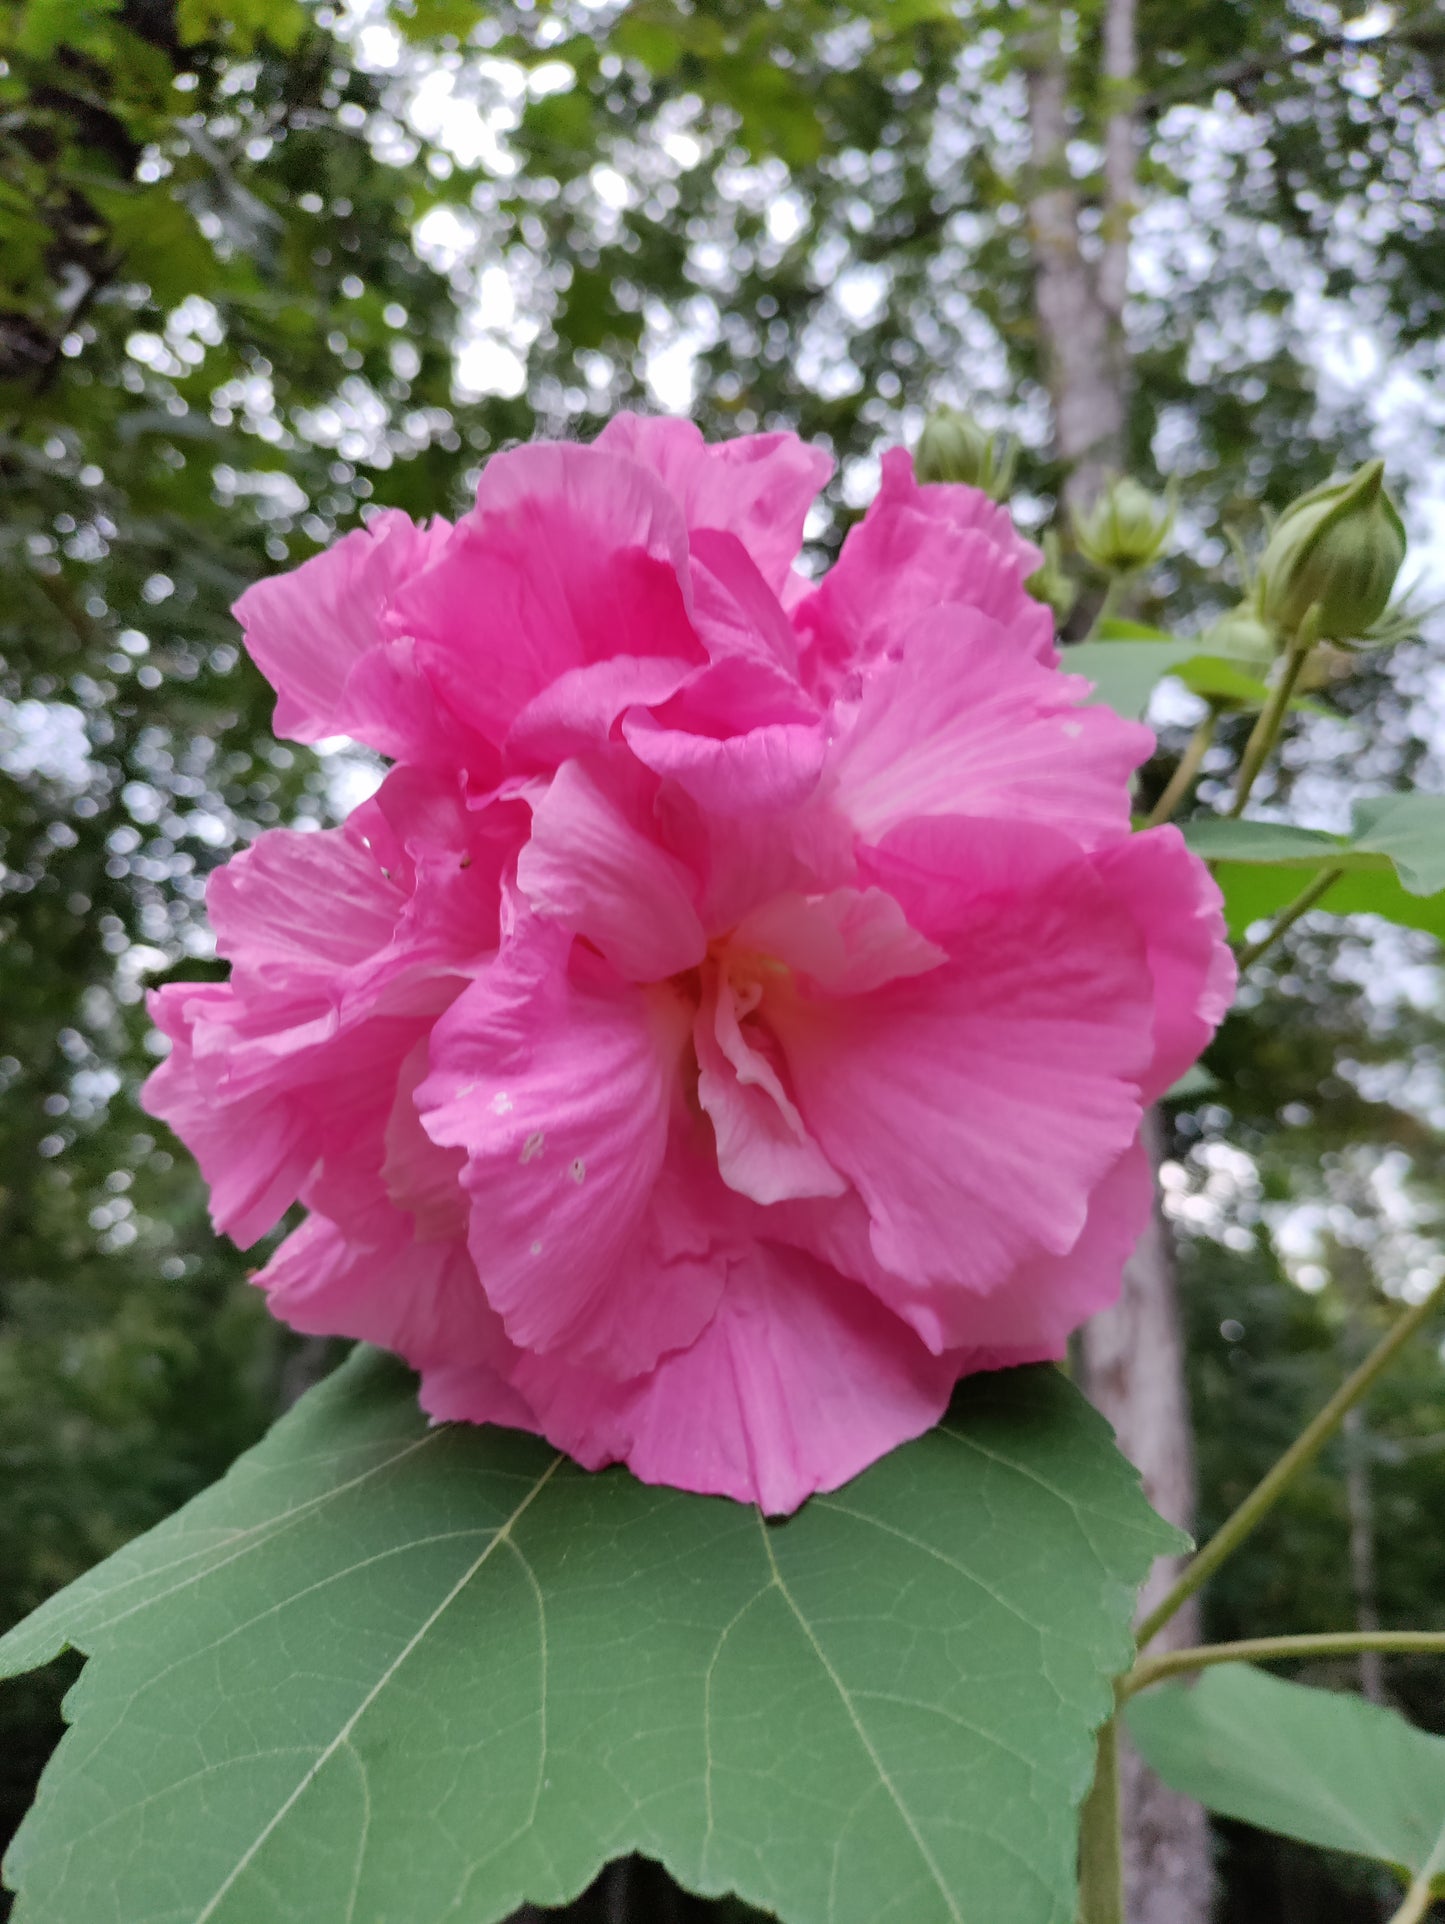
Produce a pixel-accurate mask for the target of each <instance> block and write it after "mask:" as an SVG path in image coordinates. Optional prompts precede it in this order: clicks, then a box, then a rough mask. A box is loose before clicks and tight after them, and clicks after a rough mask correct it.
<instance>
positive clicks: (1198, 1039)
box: [147, 416, 1232, 1511]
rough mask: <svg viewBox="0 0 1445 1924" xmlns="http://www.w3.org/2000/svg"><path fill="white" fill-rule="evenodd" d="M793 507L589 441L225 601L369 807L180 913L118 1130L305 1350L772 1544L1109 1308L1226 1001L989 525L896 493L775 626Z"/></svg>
mask: <svg viewBox="0 0 1445 1924" xmlns="http://www.w3.org/2000/svg"><path fill="white" fill-rule="evenodd" d="M827 472H828V463H827V461H826V459H825V458H823V457H821V456H820V455H819V454H818V453H817V452H816V451H814V450H812V449H810V448H808V447H806V446H804V445H803V444H802V443H800V442H798V441H797V440H795V439H794V438H792V437H791V436H787V435H765V436H755V437H751V438H745V439H742V440H737V441H732V442H729V443H725V444H723V445H721V446H718V447H708V446H706V445H705V444H704V442H703V441H702V438H701V436H700V435H699V434H698V433H697V431H696V430H695V429H694V428H692V427H691V426H689V425H688V424H686V423H684V422H679V421H644V420H639V419H637V418H635V417H630V416H624V417H622V418H620V419H619V420H617V421H615V422H614V423H613V424H612V425H611V426H610V427H609V428H608V429H607V430H606V431H605V432H604V433H603V435H602V436H601V437H600V438H599V440H598V442H597V444H596V445H595V446H593V447H590V448H582V447H571V446H550V445H538V446H533V447H528V448H522V449H520V450H518V451H517V452H515V453H512V454H506V455H501V456H498V457H497V458H496V459H494V460H493V461H492V462H491V463H490V464H489V466H488V467H487V469H486V472H485V473H484V475H483V477H482V481H481V485H480V487H479V489H478V493H477V502H476V506H475V507H474V508H473V509H472V510H471V512H470V513H468V514H467V515H466V516H465V517H464V518H463V519H462V520H461V521H459V522H458V523H457V525H456V526H455V527H452V528H449V527H447V526H446V525H445V524H443V523H438V524H434V525H433V526H432V527H430V528H426V529H422V528H417V527H415V526H414V525H413V524H412V523H411V522H410V521H409V520H407V519H406V517H404V516H401V515H398V514H384V515H381V516H378V517H377V518H376V519H375V520H374V521H373V522H372V524H371V525H370V527H369V528H368V529H367V530H366V531H364V532H358V533H356V534H353V535H349V536H348V537H347V538H346V539H345V540H343V541H341V542H339V543H337V544H336V546H335V547H333V548H332V549H331V550H329V551H328V552H327V553H325V554H323V555H320V556H318V557H317V558H316V559H315V560H313V561H310V562H308V563H306V564H305V565H304V566H303V567H301V568H298V569H297V570H295V571H294V572H293V573H291V574H289V575H286V576H282V577H280V578H278V579H275V580H272V581H267V582H263V583H261V584H260V585H258V586H257V587H255V588H252V589H251V590H250V591H249V592H248V593H247V594H246V595H245V596H243V597H242V600H241V602H240V603H239V604H238V613H239V615H240V617H241V620H242V621H243V623H244V624H245V627H246V631H247V644H248V646H249V647H250V649H251V651H252V653H253V654H254V656H255V658H256V660H257V661H258V662H259V663H260V665H261V667H262V668H263V669H264V670H265V672H266V674H267V675H268V676H269V677H270V679H271V680H272V681H273V683H274V684H275V686H276V688H277V691H278V696H279V700H278V704H277V726H278V728H279V729H281V730H283V731H285V732H287V733H290V734H292V735H293V736H295V737H298V738H300V739H302V740H314V739H319V738H322V737H324V736H328V735H335V734H338V733H346V734H350V735H353V736H355V737H358V738H359V739H361V740H362V741H365V742H369V743H371V744H372V745H374V746H375V747H377V748H378V749H380V750H381V751H383V752H384V753H386V754H388V755H390V756H392V757H394V758H395V759H396V762H397V766H396V767H395V768H393V769H392V771H391V772H390V774H389V775H388V776H387V778H386V780H385V782H384V783H383V785H382V787H381V789H380V791H379V793H378V794H377V796H376V797H375V798H374V799H373V800H372V801H371V802H369V803H367V804H366V805H365V806H364V807H363V808H361V809H359V810H358V811H357V812H356V813H355V814H354V815H353V816H352V817H351V819H350V820H349V821H348V822H347V823H346V824H345V825H344V826H343V827H341V828H339V829H335V830H331V831H328V832H326V833H322V834H309V835H308V834H298V833H294V832H291V831H288V830H276V831H273V832H271V833H270V834H267V835H263V836H262V837H261V838H260V840H259V841H258V842H257V843H256V844H255V846H254V847H253V848H252V849H250V850H249V851H248V852H247V853H245V854H244V855H242V856H240V857H238V858H237V860H236V861H234V862H232V863H231V864H230V865H229V866H228V867H227V868H225V869H223V870H222V871H221V872H220V873H219V874H218V875H217V876H216V878H215V880H214V881H213V883H212V887H211V893H210V898H209V899H210V906H211V911H212V916H213V919H214V921H215V925H216V930H217V936H218V939H219V942H220V946H221V950H222V953H223V954H225V955H227V956H229V957H230V959H231V961H232V964H233V969H232V976H231V980H230V981H229V983H227V984H226V985H224V986H215V985H204V986H198V987H187V986H184V985H181V986H174V987H170V988H167V989H164V990H162V991H161V992H160V994H159V995H158V996H157V997H156V998H155V1000H154V1004H153V1007H154V1012H155V1017H156V1020H157V1022H158V1023H159V1025H160V1026H161V1028H162V1029H164V1031H165V1032H166V1034H167V1035H168V1036H170V1037H171V1039H172V1043H173V1048H172V1052H171V1054H170V1056H169V1058H168V1059H167V1060H166V1062H165V1063H164V1064H163V1065H162V1066H161V1067H160V1068H159V1069H158V1070H157V1071H156V1073H155V1075H154V1076H153V1077H152V1079H151V1081H150V1083H149V1084H148V1086H147V1100H148V1103H149V1106H150V1107H151V1109H152V1110H153V1111H154V1113H156V1114H157V1115H160V1116H163V1117H165V1118H166V1119H167V1120H168V1121H170V1122H171V1123H172V1125H173V1126H174V1127H175V1128H176V1129H177V1130H178V1131H179V1133H180V1134H181V1135H182V1136H183V1138H184V1139H185V1140H186V1141H187V1142H188V1143H189V1144H190V1145H191V1147H192V1148H193V1149H194V1151H195V1153H196V1155H197V1156H198V1157H199V1159H200V1162H201V1165H202V1168H203V1170H204V1172H205V1174H206V1176H207V1178H208V1180H209V1181H210V1184H211V1188H212V1206H213V1211H214V1214H215V1218H216V1222H217V1224H218V1226H219V1227H220V1228H221V1229H223V1230H225V1231H227V1232H228V1233H230V1234H232V1235H234V1236H235V1237H237V1239H238V1240H241V1241H243V1242H250V1241H253V1240H255V1239H256V1238H257V1237H258V1236H260V1235H262V1234H263V1233H264V1232H265V1231H267V1230H268V1229H269V1228H271V1227H272V1226H273V1225H274V1223H275V1222H276V1221H277V1220H278V1218H279V1217H280V1216H281V1214H282V1213H283V1212H284V1211H285V1210H286V1209H287V1208H288V1207H289V1206H290V1205H291V1204H292V1203H293V1202H295V1201H297V1200H299V1201H300V1202H302V1203H303V1204H304V1205H305V1206H306V1208H307V1209H308V1211H309V1212H310V1213H309V1215H308V1217H307V1218H306V1220H305V1221H304V1222H303V1223H302V1225H301V1227H300V1228H299V1229H297V1230H296V1231H294V1233H292V1234H291V1235H290V1236H289V1237H287V1239H286V1240H285V1241H284V1242H283V1243H282V1244H281V1245H280V1247H279V1248H278V1249H277V1251H276V1253H275V1254H274V1255H273V1256H272V1258H271V1260H270V1262H269V1263H268V1264H267V1265H266V1267H265V1268H264V1269H263V1270H262V1271H261V1273H260V1275H259V1277H258V1281H259V1282H260V1283H261V1285H262V1287H264V1288H265V1289H266V1290H267V1291H268V1293H269V1296H270V1301H271V1305H272V1307H273V1309H274V1310H275V1311H276V1313H277V1314H278V1315H280V1316H282V1317H283V1318H285V1320H286V1321H288V1322H289V1323H291V1324H292V1325H293V1326H295V1327H296V1328H298V1329H303V1330H308V1331H316V1332H322V1333H329V1334H342V1335H349V1336H356V1337H361V1338H365V1339H366V1340H368V1341H371V1342H374V1343H379V1344H382V1345H384V1346H386V1347H388V1348H390V1349H393V1350H396V1351H398V1352H399V1353H400V1354H401V1355H402V1356H404V1357H406V1358H407V1360H408V1361H409V1362H411V1363H412V1364H413V1365H414V1366H415V1367H416V1368H417V1369H418V1370H419V1371H420V1373H421V1397H422V1402H423V1404H424V1405H425V1407H426V1408H427V1409H428V1410H429V1411H430V1412H431V1413H432V1414H433V1415H434V1416H436V1417H438V1418H462V1419H466V1420H470V1421H495V1422H502V1423H510V1424H516V1425H521V1426H524V1427H527V1428H530V1429H534V1430H538V1431H540V1432H542V1433H543V1434H545V1435H546V1436H548V1437H549V1438H551V1439H552V1440H553V1441H554V1442H555V1443H557V1444H558V1445H559V1446H561V1447H562V1448H564V1449H566V1450H568V1451H570V1452H571V1453H572V1454H573V1455H574V1456H576V1457H577V1458H579V1459H580V1460H581V1461H582V1462H583V1463H586V1464H588V1465H600V1464H603V1463H608V1462H613V1461H617V1460H622V1461H625V1462H627V1463H628V1464H630V1465H631V1466H632V1468H633V1469H634V1470H635V1471H636V1473H637V1474H638V1475H639V1476H641V1477H643V1478H646V1479H648V1480H650V1481H658V1482H667V1483H673V1484H678V1485H681V1486H682V1487H684V1488H687V1489H693V1490H701V1491H711V1492H720V1493H724V1494H726V1495H729V1496H734V1497H739V1498H745V1499H751V1500H753V1501H756V1502H758V1503H760V1504H762V1505H763V1507H764V1508H766V1509H768V1510H770V1511H786V1510H790V1509H792V1508H793V1507H794V1506H795V1505H796V1504H798V1503H799V1502H801V1501H802V1499H803V1498H804V1497H805V1496H807V1495H808V1493H809V1492H810V1491H813V1490H818V1489H831V1488H834V1487H836V1486H837V1485H838V1484H840V1483H842V1482H843V1481H844V1480H845V1479H847V1478H848V1477H850V1476H852V1475H853V1474H854V1473H855V1472H856V1471H858V1470H860V1469H861V1468H863V1467H864V1465H866V1464H867V1463H869V1462H871V1461H872V1460H873V1459H874V1458H875V1457H877V1456H878V1455H880V1454H881V1453H882V1452H883V1451H885V1450H887V1449H889V1448H890V1447H891V1446H892V1445H894V1444H896V1443H898V1442H901V1441H903V1440H904V1439H905V1438H907V1437H911V1436H914V1435H917V1434H918V1433H919V1432H920V1431H922V1430H924V1429H926V1428H927V1427H928V1426H929V1425H930V1424H932V1423H933V1422H934V1421H935V1420H936V1419H937V1418H938V1416H939V1415H940V1414H941V1413H942V1411H943V1409H944V1407H945V1405H946V1403H947V1401H948V1397H949V1393H950V1390H951V1388H952V1385H953V1384H954V1382H955V1381H956V1379H957V1378H958V1377H959V1375H960V1374H962V1373H964V1372H966V1371H968V1370H972V1369H979V1368H988V1367H995V1366H998V1365H1002V1364H1007V1363H1012V1362H1021V1361H1026V1360H1033V1359H1037V1358H1042V1357H1052V1356H1057V1355H1058V1354H1059V1353H1060V1352H1061V1350H1062V1348H1063V1345H1064V1343H1065V1341H1066V1339H1067V1337H1068V1335H1069V1332H1070V1331H1071V1330H1072V1329H1074V1328H1075V1327H1076V1326H1077V1325H1078V1323H1079V1322H1080V1321H1082V1320H1083V1318H1085V1317H1086V1316H1088V1315H1090V1314H1091V1313H1092V1312H1093V1311H1094V1310H1096V1309H1098V1308H1100V1307H1102V1306H1103V1305H1104V1304H1106V1303H1107V1302H1108V1301H1109V1300H1110V1299H1111V1298H1112V1297H1113V1295H1114V1293H1115V1290H1116V1288H1117V1286H1118V1280H1119V1273H1120V1269H1121V1266H1122V1264H1123V1262H1124V1260H1125V1258H1126V1257H1127V1255H1128V1253H1129V1251H1130V1249H1131V1247H1132V1246H1133V1244H1134V1242H1135V1240H1136V1239H1137V1237H1138V1235H1139V1233H1140V1230H1141V1229H1142V1227H1143V1225H1144V1222H1145V1220H1146V1217H1147V1213H1148V1209H1149V1202H1150V1196H1149V1180H1148V1171H1147V1168H1146V1167H1145V1164H1144V1161H1143V1157H1142V1155H1141V1152H1140V1148H1139V1125H1140V1117H1141V1112H1142V1110H1143V1107H1144V1106H1145V1105H1146V1104H1147V1103H1148V1102H1150V1101H1151V1100H1152V1099H1153V1098H1154V1097H1155V1096H1157V1095H1158V1094H1159V1093H1160V1091H1161V1090H1162V1089H1164V1088H1165V1087H1167V1086H1168V1084H1169V1083H1170V1082H1171V1081H1173V1080H1174V1078H1175V1077H1176V1076H1178V1075H1179V1074H1180V1072H1181V1071H1182V1070H1183V1069H1184V1068H1185V1067H1187V1065H1188V1064H1189V1063H1190V1062H1191V1061H1192V1060H1193V1058H1194V1057H1195V1055H1196V1054H1197V1053H1198V1051H1199V1049H1200V1048H1201V1047H1202V1045H1203V1044H1204V1042H1205V1041H1206V1040H1207V1038H1208V1036H1209V1034H1210V1032H1211V1030H1212V1028H1213V1026H1214V1024H1215V1023H1216V1022H1217V1021H1218V1020H1219V1017H1220V1015H1221V1014H1222V1012H1223V1010H1224V1008H1225V1006H1226V1004H1227V1001H1228V997H1229V993H1230V989H1231V986H1232V967H1231V963H1230V959H1229V952H1228V949H1227V948H1226V946H1225V944H1224V941H1223V936H1222V927H1221V921H1220V916H1219V908H1218V899H1217V896H1216V893H1215V891H1214V889H1213V886H1212V884H1211V883H1210V881H1209V879H1208V877H1207V875H1206V874H1205V872H1204V870H1203V869H1202V867H1201V866H1200V865H1199V864H1198V863H1197V862H1196V861H1195V860H1194V859H1193V858H1192V857H1191V856H1190V855H1189V854H1188V853H1187V851H1186V850H1185V848H1184V846H1183V844H1182V842H1181V840H1180V838H1179V836H1178V835H1177V834H1176V833H1175V831H1174V830H1172V829H1167V828H1166V829H1158V830H1154V831H1152V832H1150V833H1147V834H1142V835H1132V834H1131V833H1130V827H1129V802H1128V792H1129V778H1130V774H1131V771H1132V770H1133V768H1134V767H1135V766H1136V764H1137V763H1138V762H1139V761H1140V760H1141V759H1142V758H1143V756H1144V755H1145V754H1146V753H1147V751H1148V749H1149V746H1150V738H1149V736H1148V734H1147V731H1145V730H1144V729H1142V728H1139V727H1137V726H1135V725H1133V724H1131V723H1127V722H1124V721H1121V720H1119V719H1118V718H1117V717H1115V716H1114V715H1113V714H1111V713H1110V712H1109V711H1108V710H1107V709H1103V708H1096V707H1095V708H1091V707H1085V706H1082V705H1081V701H1082V698H1083V697H1084V696H1085V695H1086V693H1087V684H1085V683H1083V682H1082V681H1080V680H1079V679H1078V678H1077V677H1074V676H1070V675H1066V674H1063V673H1062V672H1060V670H1059V668H1058V666H1057V656H1056V654H1055V652H1054V649H1053V644H1052V635H1051V630H1050V625H1049V619H1048V616H1047V614H1046V612H1045V611H1044V610H1043V609H1041V608H1040V607H1039V606H1038V605H1037V604H1035V603H1034V602H1033V601H1032V600H1030V598H1029V597H1028V596H1027V595H1026V593H1025V592H1024V588H1023V581H1024V579H1025V578H1026V576H1027V575H1028V573H1029V572H1030V571H1031V569H1032V568H1033V567H1034V566H1035V565H1036V561H1037V556H1036V553H1035V551H1034V550H1033V549H1031V548H1030V547H1029V546H1028V544H1027V543H1025V542H1023V541H1022V540H1021V539H1020V538H1019V537H1018V535H1017V534H1016V533H1015V531H1014V529H1013V527H1012V524H1011V523H1010V521H1009V519H1008V517H1007V515H1006V514H1005V513H1004V512H1003V510H1001V509H1000V508H997V507H995V506H994V505H993V504H992V503H991V502H989V501H988V500H986V499H985V498H984V497H983V496H982V495H980V494H978V493H976V492H974V491H972V490H970V489H966V488H959V487H944V486H934V487H919V486H917V485H916V484H915V483H914V480H913V476H912V470H911V466H910V463H909V461H908V458H907V456H906V455H903V454H901V453H895V454H892V455H890V456H888V457H887V458H886V459H885V462H884V472H883V485H882V488H881V491H880V493H879V495H878V498H877V500H876V501H875V502H874V504H873V506H872V508H871V509H870V510H869V512H868V514H867V515H866V516H865V518H864V519H863V521H862V522H861V523H860V524H859V526H858V527H857V528H855V529H854V530H853V532H852V533H851V534H850V535H849V537H848V540H847V541H846V542H845V544H844V547H843V552H842V555H841V557H840V559H839V561H838V563H837V565H836V566H835V567H834V568H833V569H832V570H831V572H830V573H828V575H827V576H826V577H825V578H824V579H823V580H822V581H821V582H820V583H819V584H817V585H813V584H812V583H810V582H809V581H808V580H807V579H806V578H805V577H804V576H802V575H801V574H799V573H798V572H797V571H796V568H795V560H796V556H797V553H798V550H799V547H800V544H801V538H802V527H803V520H804V516H805V515H806V512H807V509H808V507H809V504H810V503H811V501H812V499H813V496H814V494H815V493H816V491H817V489H818V487H819V486H820V485H821V483H822V482H823V480H824V479H825V478H826V475H827Z"/></svg>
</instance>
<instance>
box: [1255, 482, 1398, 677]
mask: <svg viewBox="0 0 1445 1924" xmlns="http://www.w3.org/2000/svg"><path fill="white" fill-rule="evenodd" d="M1404 559H1405V528H1404V524H1403V522H1402V521H1401V520H1400V516H1399V514H1398V512H1397V511H1396V508H1395V504H1394V502H1393V501H1392V500H1391V499H1390V497H1389V495H1388V494H1387V493H1386V492H1385V464H1384V462H1383V461H1367V462H1366V463H1365V465H1364V466H1363V467H1362V468H1359V469H1358V470H1357V471H1356V472H1355V473H1354V474H1352V475H1350V476H1349V477H1348V479H1347V480H1344V481H1331V482H1328V483H1327V484H1326V485H1325V486H1323V487H1319V488H1311V490H1310V491H1309V493H1308V494H1302V495H1301V496H1300V498H1299V500H1298V501H1295V502H1292V503H1291V504H1290V506H1289V507H1288V508H1286V509H1285V511H1284V513H1283V514H1282V515H1281V516H1280V518H1279V520H1278V521H1277V522H1276V523H1275V525H1274V528H1273V531H1272V532H1271V534H1270V537H1269V540H1268V542H1267V543H1266V545H1265V550H1264V553H1263V555H1262V556H1261V557H1260V563H1259V571H1258V574H1257V575H1256V578H1255V582H1254V589H1253V597H1252V598H1253V603H1254V610H1255V613H1256V614H1257V616H1258V617H1259V619H1261V620H1262V621H1263V622H1264V623H1265V624H1266V625H1267V626H1268V627H1269V628H1270V629H1271V630H1272V631H1273V632H1274V633H1276V634H1277V635H1279V636H1281V637H1282V638H1283V639H1284V640H1285V642H1286V643H1287V644H1293V645H1299V644H1300V643H1301V642H1303V643H1304V644H1306V645H1308V644H1309V643H1311V642H1313V641H1316V640H1325V641H1339V642H1356V643H1358V642H1368V641H1379V640H1393V639H1396V638H1398V637H1397V636H1396V635H1395V634H1393V633H1391V632H1389V628H1390V624H1389V623H1388V620H1387V612H1388V610H1389V606H1390V596H1391V594H1392V593H1393V592H1394V587H1395V578H1396V576H1397V575H1398V574H1399V572H1400V567H1401V564H1402V563H1403V562H1404ZM1382 623H1383V624H1384V625H1383V626H1382ZM1410 625H1411V624H1409V623H1408V622H1407V623H1406V628H1407V629H1408V627H1409V626H1410Z"/></svg>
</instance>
